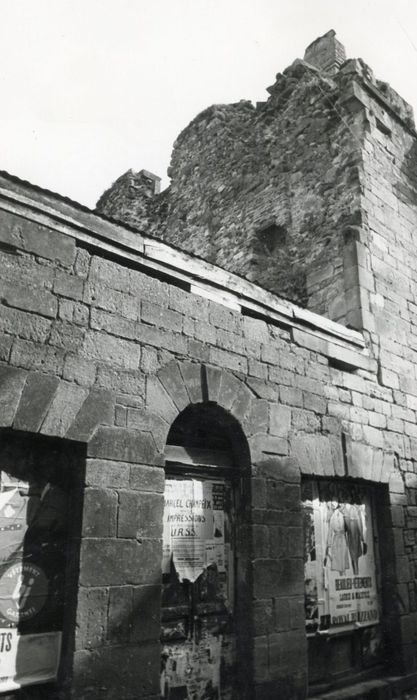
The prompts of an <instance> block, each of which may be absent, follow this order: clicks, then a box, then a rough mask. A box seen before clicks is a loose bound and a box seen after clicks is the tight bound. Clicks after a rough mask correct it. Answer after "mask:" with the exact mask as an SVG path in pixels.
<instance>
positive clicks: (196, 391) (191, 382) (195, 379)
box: [180, 362, 204, 403]
mask: <svg viewBox="0 0 417 700" xmlns="http://www.w3.org/2000/svg"><path fill="white" fill-rule="evenodd" d="M180 370H181V374H182V377H183V380H184V384H185V387H186V389H187V393H188V396H189V400H190V402H191V403H201V402H202V401H203V391H202V378H203V372H204V369H203V367H202V366H201V365H200V364H196V363H194V362H181V364H180Z"/></svg>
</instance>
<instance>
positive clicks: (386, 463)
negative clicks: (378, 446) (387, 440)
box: [381, 452, 395, 484]
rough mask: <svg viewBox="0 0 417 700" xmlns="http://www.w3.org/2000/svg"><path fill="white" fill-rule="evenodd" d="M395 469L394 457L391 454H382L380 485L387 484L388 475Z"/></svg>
mask: <svg viewBox="0 0 417 700" xmlns="http://www.w3.org/2000/svg"><path fill="white" fill-rule="evenodd" d="M394 469H395V455H394V454H393V453H389V452H384V456H383V460H382V471H381V483H383V484H387V483H388V480H389V477H390V474H391V473H392V471H393V470H394Z"/></svg>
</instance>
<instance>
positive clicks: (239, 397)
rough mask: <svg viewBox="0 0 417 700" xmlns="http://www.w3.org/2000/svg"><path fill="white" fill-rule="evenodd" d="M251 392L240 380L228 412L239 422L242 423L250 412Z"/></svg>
mask: <svg viewBox="0 0 417 700" xmlns="http://www.w3.org/2000/svg"><path fill="white" fill-rule="evenodd" d="M252 400H253V394H252V392H251V391H250V390H249V389H248V387H247V386H246V385H245V384H244V383H243V382H240V386H239V388H238V391H237V394H236V396H235V400H234V401H233V404H232V406H231V409H230V412H231V413H232V415H233V416H234V417H235V418H236V420H237V421H238V422H239V423H243V422H244V420H245V418H246V417H247V416H248V415H249V414H250V411H251V408H252Z"/></svg>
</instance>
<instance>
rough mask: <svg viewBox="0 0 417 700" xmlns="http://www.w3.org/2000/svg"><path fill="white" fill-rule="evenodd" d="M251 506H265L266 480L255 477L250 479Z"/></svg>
mask: <svg viewBox="0 0 417 700" xmlns="http://www.w3.org/2000/svg"><path fill="white" fill-rule="evenodd" d="M251 496H252V499H251V505H252V508H266V481H265V479H259V478H257V477H255V478H252V479H251Z"/></svg>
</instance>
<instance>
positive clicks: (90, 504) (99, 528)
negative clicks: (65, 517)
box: [82, 488, 118, 537]
mask: <svg viewBox="0 0 417 700" xmlns="http://www.w3.org/2000/svg"><path fill="white" fill-rule="evenodd" d="M117 502H118V501H117V493H116V492H115V491H110V490H109V489H103V488H87V489H86V490H85V492H84V506H83V524H82V536H83V537H115V536H116V515H117Z"/></svg>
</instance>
